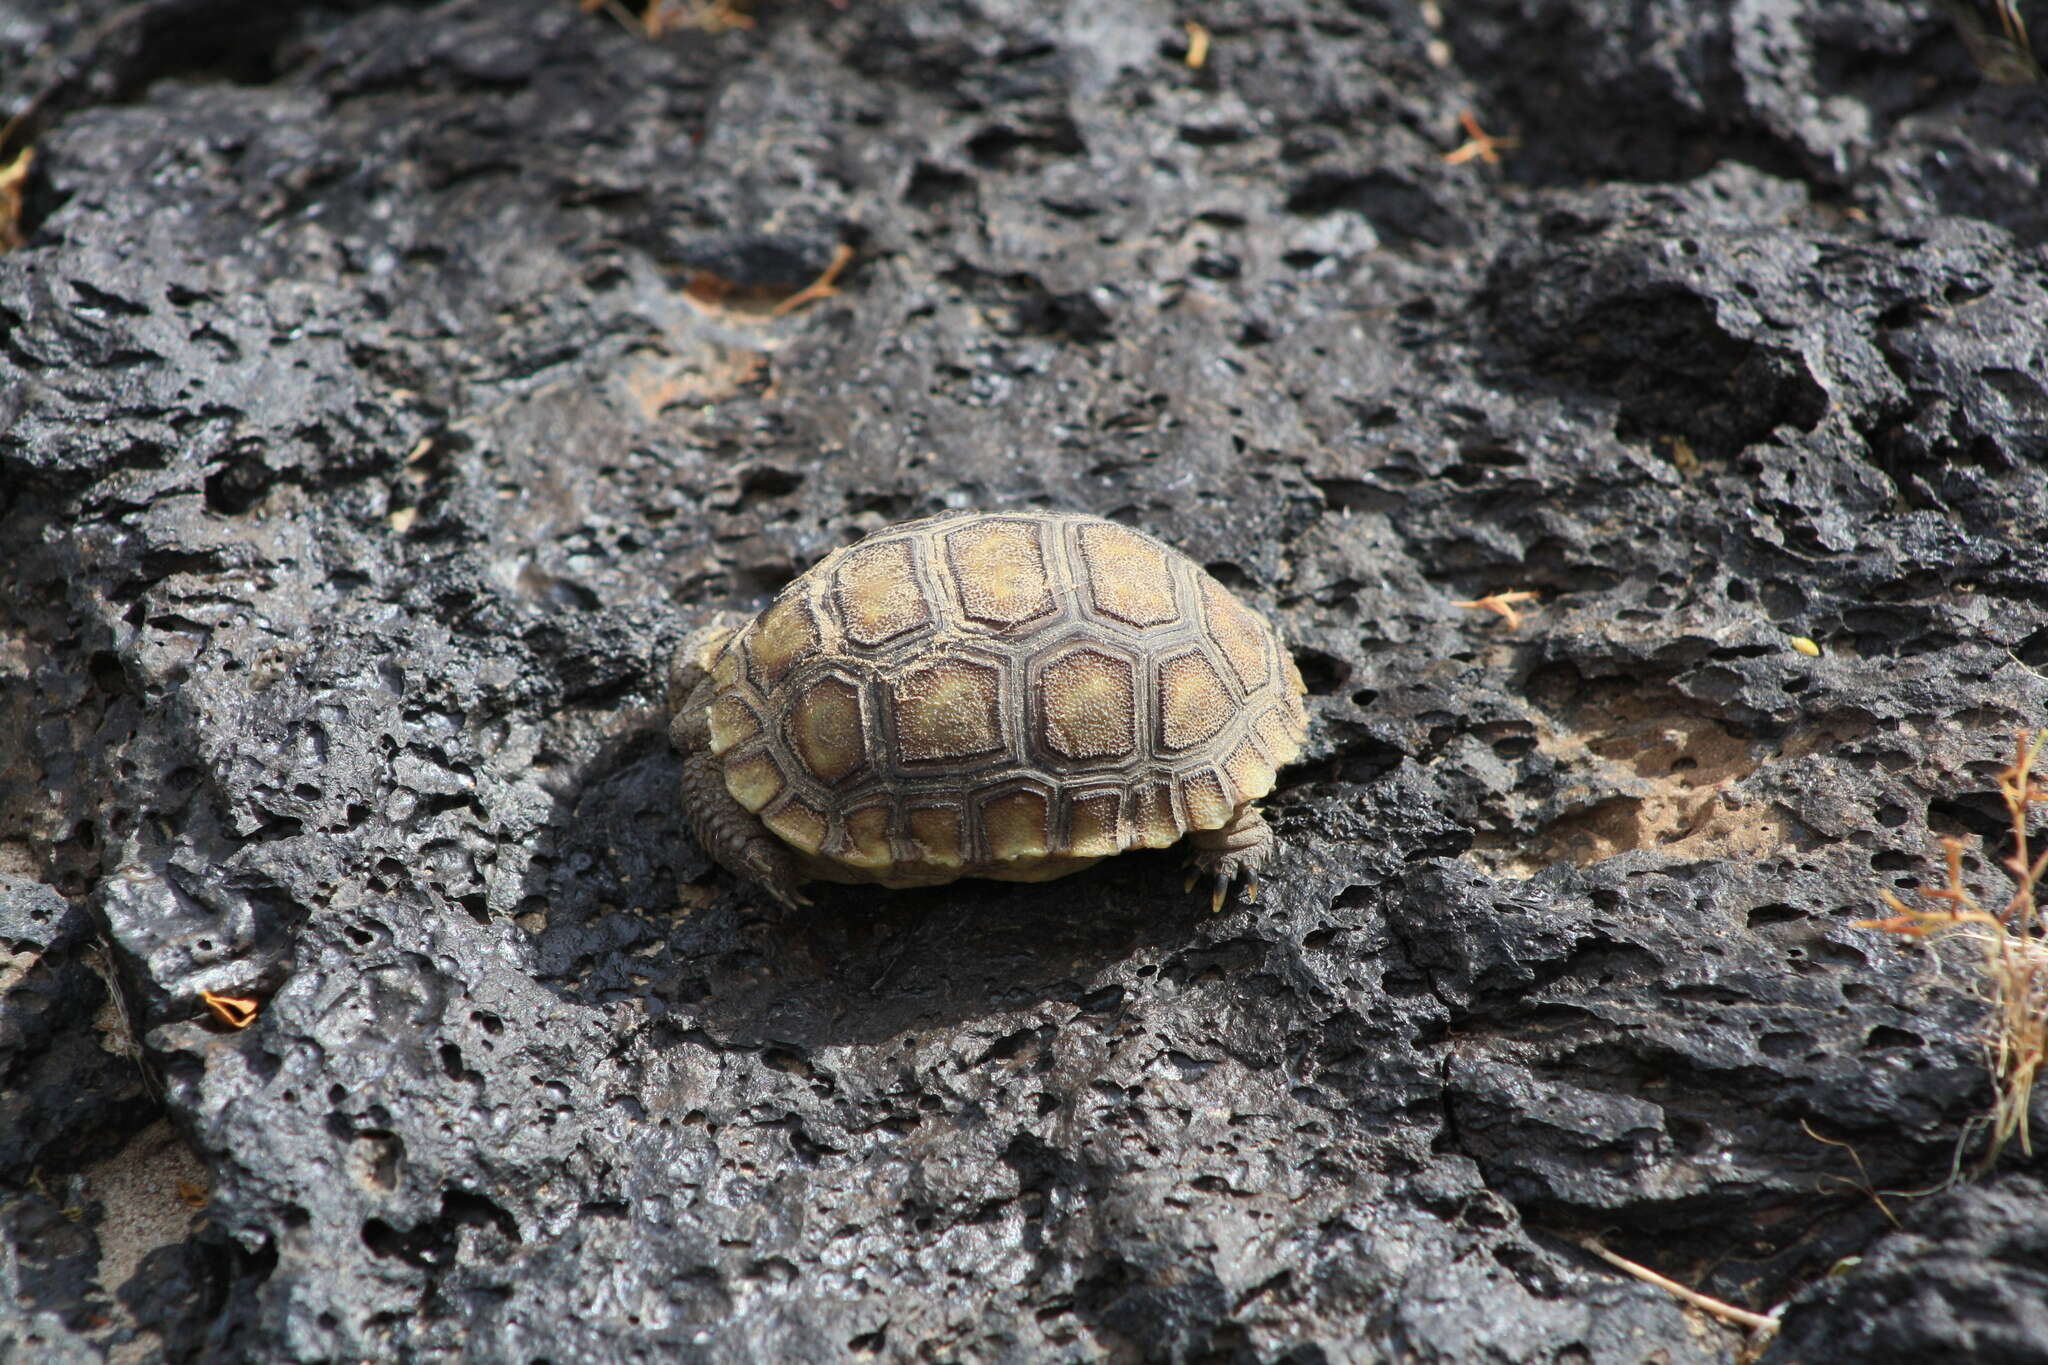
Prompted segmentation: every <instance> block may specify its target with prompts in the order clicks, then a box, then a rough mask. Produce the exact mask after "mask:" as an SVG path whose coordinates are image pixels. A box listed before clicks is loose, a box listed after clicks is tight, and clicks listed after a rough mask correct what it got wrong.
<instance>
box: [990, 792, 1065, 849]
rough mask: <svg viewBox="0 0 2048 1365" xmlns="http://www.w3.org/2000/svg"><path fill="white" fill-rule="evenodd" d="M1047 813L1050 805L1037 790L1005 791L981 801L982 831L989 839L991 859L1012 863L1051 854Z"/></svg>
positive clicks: (1043, 794)
mask: <svg viewBox="0 0 2048 1365" xmlns="http://www.w3.org/2000/svg"><path fill="white" fill-rule="evenodd" d="M1049 813H1050V803H1049V802H1047V800H1046V799H1045V793H1043V792H1038V791H1028V790H1027V791H1014V792H1004V793H1003V794H1002V795H1000V796H994V797H990V798H989V799H988V800H986V801H984V802H982V804H981V828H982V832H983V834H984V835H986V837H987V839H988V854H989V857H990V859H992V860H993V861H995V862H998V863H1014V862H1016V861H1018V860H1019V859H1024V858H1039V857H1043V856H1044V855H1045V854H1047V853H1048V852H1051V848H1050V844H1051V834H1050V831H1049V830H1048V827H1047V825H1046V816H1047V815H1048V814H1049Z"/></svg>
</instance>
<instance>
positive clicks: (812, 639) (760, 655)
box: [746, 590, 818, 692]
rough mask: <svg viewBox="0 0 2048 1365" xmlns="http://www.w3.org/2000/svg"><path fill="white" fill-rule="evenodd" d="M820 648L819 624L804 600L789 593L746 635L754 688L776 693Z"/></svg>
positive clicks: (796, 594) (799, 595) (792, 592)
mask: <svg viewBox="0 0 2048 1365" xmlns="http://www.w3.org/2000/svg"><path fill="white" fill-rule="evenodd" d="M817 648H818V623H817V622H816V621H815V620H813V619H812V616H811V609H810V607H809V606H807V605H806V604H805V602H804V599H803V596H802V595H801V594H799V593H796V592H795V591H794V590H791V591H786V592H784V593H783V595H782V596H781V597H780V598H779V599H777V601H776V603H775V605H774V606H772V607H770V608H768V610H767V611H764V612H762V613H761V617H760V619H759V620H758V621H756V622H755V623H754V624H753V626H751V627H750V628H749V629H748V631H747V634H746V650H747V664H748V669H749V672H750V673H751V674H752V676H753V683H754V686H755V687H757V688H759V689H760V690H761V691H763V692H773V691H774V690H775V687H776V685H777V684H778V683H780V682H781V681H782V680H783V679H784V678H785V677H787V676H789V670H790V669H791V668H793V667H794V666H795V665H796V663H797V661H798V660H799V659H802V658H804V657H805V656H806V655H808V654H812V653H815V652H816V650H817Z"/></svg>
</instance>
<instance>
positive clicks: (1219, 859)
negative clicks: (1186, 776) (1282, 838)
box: [1187, 805, 1275, 914]
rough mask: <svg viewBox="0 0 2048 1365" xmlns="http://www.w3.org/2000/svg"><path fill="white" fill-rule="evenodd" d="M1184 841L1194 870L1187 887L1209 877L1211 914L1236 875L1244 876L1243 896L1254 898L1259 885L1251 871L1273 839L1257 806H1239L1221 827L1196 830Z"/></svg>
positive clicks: (1260, 862) (1262, 861) (1218, 907)
mask: <svg viewBox="0 0 2048 1365" xmlns="http://www.w3.org/2000/svg"><path fill="white" fill-rule="evenodd" d="M1188 843H1189V844H1190V845H1192V846H1193V848H1194V858H1193V863H1194V871H1193V872H1192V873H1190V874H1189V876H1188V884H1187V889H1188V890H1190V891H1192V890H1194V889H1195V883H1196V882H1198V881H1200V880H1201V879H1202V878H1203V877H1204V876H1208V877H1212V878H1213V879H1214V881H1213V888H1214V891H1213V895H1212V896H1211V899H1210V902H1209V910H1210V912H1211V913H1212V914H1213V913H1215V912H1217V911H1220V910H1222V909H1223V902H1224V900H1225V899H1226V898H1227V897H1228V896H1229V895H1230V887H1231V884H1232V883H1233V882H1235V881H1236V880H1237V879H1238V878H1239V877H1243V878H1245V889H1244V898H1245V899H1246V900H1248V901H1250V900H1257V899H1258V895H1259V885H1258V882H1257V881H1256V880H1255V879H1254V875H1253V874H1255V873H1256V872H1257V871H1258V870H1259V868H1261V867H1263V866H1264V865H1265V862H1266V859H1267V858H1268V857H1269V856H1270V855H1271V854H1272V852H1273V849H1274V847H1275V842H1274V839H1273V827H1272V826H1271V825H1269V824H1267V823H1266V817H1265V816H1263V815H1261V814H1259V808H1258V807H1257V806H1251V805H1246V806H1241V807H1239V808H1238V811H1237V813H1236V814H1235V815H1233V816H1231V817H1230V823H1228V824H1226V825H1224V826H1223V828H1221V829H1205V830H1199V831H1197V832H1195V833H1194V834H1191V835H1189V836H1188Z"/></svg>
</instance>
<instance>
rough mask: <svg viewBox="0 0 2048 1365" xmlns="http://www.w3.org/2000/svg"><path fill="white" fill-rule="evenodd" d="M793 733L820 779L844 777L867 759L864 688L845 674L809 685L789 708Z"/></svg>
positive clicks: (793, 737) (852, 772)
mask: <svg viewBox="0 0 2048 1365" xmlns="http://www.w3.org/2000/svg"><path fill="white" fill-rule="evenodd" d="M789 733H790V739H791V741H792V742H793V743H794V744H795V745H796V751H797V753H799V754H801V755H802V756H803V760H804V766H805V767H807V768H809V769H810V770H811V772H812V774H813V775H815V776H816V777H817V779H818V780H819V781H820V782H824V783H828V784H829V783H834V782H841V781H844V780H845V779H846V778H848V777H849V776H851V775H852V774H854V773H856V772H858V771H860V769H861V768H862V767H863V766H865V765H866V763H867V738H866V735H865V733H864V731H863V730H862V728H861V715H860V692H859V691H858V690H857V689H856V688H855V687H854V685H853V684H852V683H851V682H849V681H847V680H846V679H845V678H835V677H830V676H827V677H823V678H820V679H819V680H818V681H816V682H814V683H812V684H811V685H810V686H809V687H808V688H806V689H805V690H804V691H803V693H802V694H801V695H800V696H798V697H797V699H796V704H795V705H794V706H792V707H790V708H789Z"/></svg>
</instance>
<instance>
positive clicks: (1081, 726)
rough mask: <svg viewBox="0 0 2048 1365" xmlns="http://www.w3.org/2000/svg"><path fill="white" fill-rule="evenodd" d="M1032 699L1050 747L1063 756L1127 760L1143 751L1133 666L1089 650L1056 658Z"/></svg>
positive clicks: (1122, 660)
mask: <svg viewBox="0 0 2048 1365" xmlns="http://www.w3.org/2000/svg"><path fill="white" fill-rule="evenodd" d="M1032 700H1033V701H1034V702H1035V703H1036V706H1037V709H1038V710H1039V712H1040V714H1041V715H1042V716H1043V718H1044V722H1043V732H1044V734H1043V738H1044V743H1045V746H1046V747H1047V748H1048V749H1050V750H1052V751H1053V752H1054V753H1056V754H1058V755H1060V756H1061V757H1062V758H1126V757H1129V756H1130V755H1131V754H1132V753H1134V752H1135V751H1136V750H1137V747H1138V683H1137V679H1136V678H1135V677H1134V676H1133V675H1132V669H1131V665H1130V662H1129V661H1128V660H1125V659H1121V658H1118V657H1117V656H1115V655H1113V654H1108V653H1105V652H1104V651H1102V650H1099V649H1089V648H1087V647H1085V646H1083V647H1077V648H1075V649H1071V650H1068V651H1067V652H1065V653H1063V654H1060V655H1058V656H1056V657H1055V658H1054V659H1053V660H1052V661H1051V662H1050V663H1048V664H1047V665H1046V666H1045V671H1044V672H1043V673H1041V674H1039V677H1038V685H1037V687H1036V688H1034V689H1033V691H1032Z"/></svg>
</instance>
